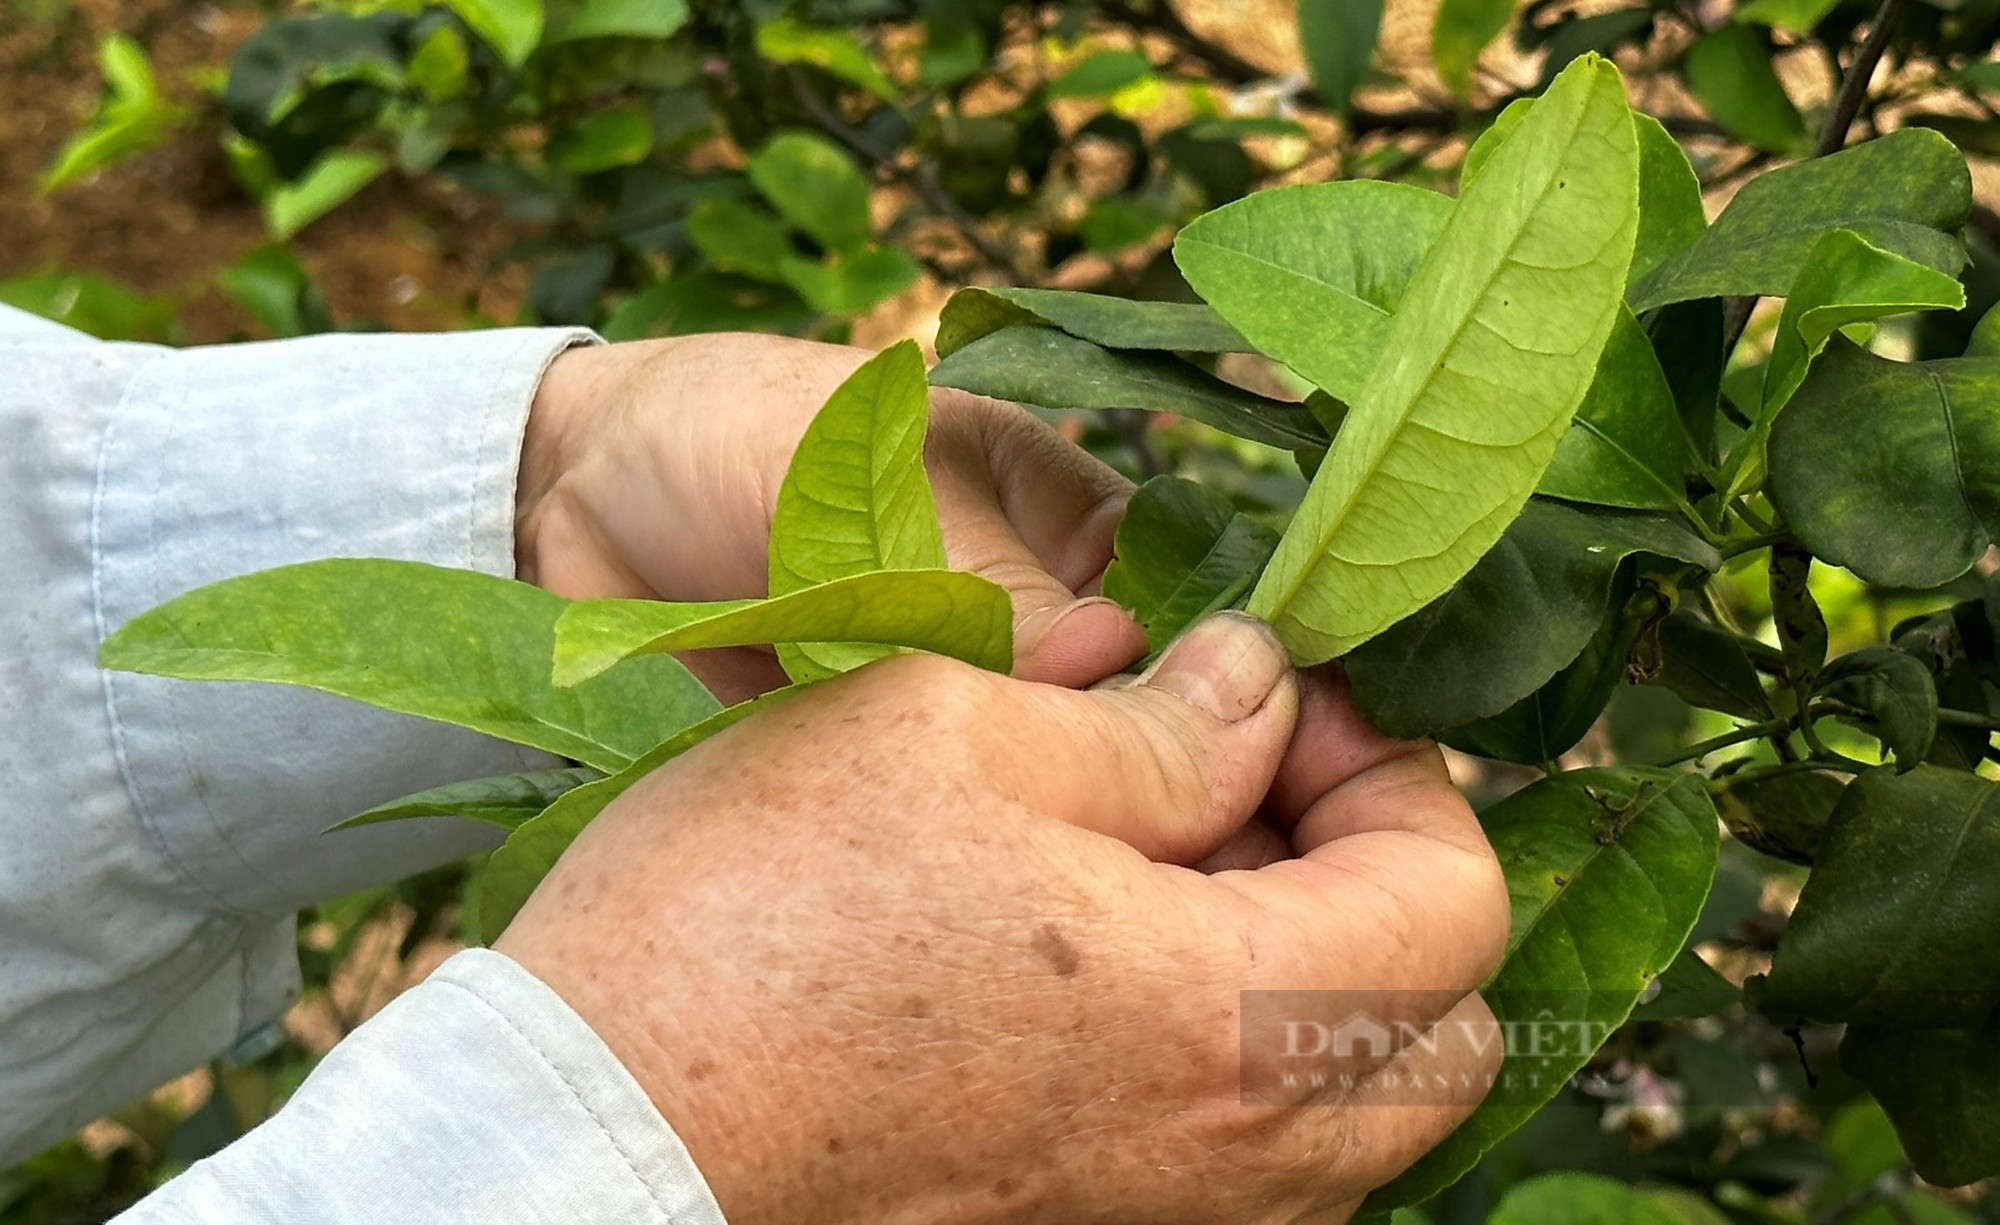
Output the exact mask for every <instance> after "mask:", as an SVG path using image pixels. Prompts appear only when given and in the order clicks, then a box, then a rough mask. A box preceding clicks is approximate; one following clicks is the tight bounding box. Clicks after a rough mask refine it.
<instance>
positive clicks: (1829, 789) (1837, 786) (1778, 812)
mask: <svg viewBox="0 0 2000 1225" xmlns="http://www.w3.org/2000/svg"><path fill="white" fill-rule="evenodd" d="M1846 790H1847V784H1845V783H1843V782H1841V781H1840V780H1839V779H1837V778H1835V777H1833V776H1832V775H1830V774H1822V773H1820V772H1819V771H1816V770H1806V771H1794V772H1792V773H1788V774H1768V775H1758V774H1754V773H1753V774H1749V775H1746V776H1743V777H1732V778H1731V779H1730V780H1729V785H1728V787H1727V788H1725V789H1724V790H1723V792H1722V798H1721V804H1720V807H1721V809H1722V820H1723V823H1724V824H1725V825H1727V826H1728V827H1729V832H1730V834H1731V835H1733V836H1734V837H1735V838H1736V840H1737V841H1738V842H1741V843H1742V844H1743V845H1745V846H1747V847H1749V848H1750V849H1751V850H1753V851H1761V852H1763V853H1764V854H1766V855H1769V856H1771V857H1773V858H1775V859H1783V860H1785V861H1787V862H1789V863H1799V864H1811V863H1812V861H1813V857H1814V856H1815V855H1817V854H1818V853H1819V844H1820V839H1821V838H1823V837H1824V836H1825V835H1826V826H1827V822H1828V821H1830V820H1832V819H1833V810H1834V807H1835V806H1836V805H1838V804H1839V803H1840V797H1841V795H1842V793H1844V792H1845V791H1846Z"/></svg>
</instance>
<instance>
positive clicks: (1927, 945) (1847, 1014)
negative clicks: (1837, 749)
mask: <svg viewBox="0 0 2000 1225" xmlns="http://www.w3.org/2000/svg"><path fill="white" fill-rule="evenodd" d="M1815 864H1816V866H1815V867H1814V868H1813V872H1812V875H1811V876H1810V877H1809V878H1807V880H1806V885H1805V889H1804V890H1803V891H1802V892H1801V893H1800V894H1799V903H1798V906H1797V908H1796V909H1794V910H1793V911H1792V919H1791V923H1790V925H1789V926H1787V927H1786V929H1785V934H1784V935H1783V937H1781V938H1780V939H1779V941H1778V950H1777V953H1776V955H1775V956H1774V957H1773V959H1772V962H1771V972H1770V974H1769V975H1767V976H1764V977H1761V978H1753V979H1751V980H1750V981H1749V982H1748V983H1746V984H1745V985H1744V987H1745V992H1746V999H1747V1002H1748V1003H1749V1004H1750V1006H1751V1007H1752V1008H1754V1009H1756V1010H1757V1011H1759V1012H1761V1013H1763V1014H1765V1015H1766V1016H1769V1017H1771V1018H1773V1019H1775V1020H1780V1021H1793V1020H1798V1019H1801V1018H1812V1019H1815V1020H1824V1021H1850V1022H1857V1023H1863V1024H1869V1025H1913V1026H1926V1027H1928V1026H1936V1027H1939V1028H1952V1027H1972V1026H1978V1025H1981V1024H1984V1023H1985V1021H1986V1020H1987V1018H1988V1017H1989V1016H1990V1015H1991V1014H1992V1013H1993V1011H1994V1008H1995V1007H1996V1006H2000V941H1995V940H1994V939H1993V932H1994V931H1995V930H1996V929H2000V784H1996V783H1993V782H1990V781H1988V780H1986V779H1983V778H1980V777H1978V776H1976V775H1972V774H1966V773H1963V772H1961V771H1958V770H1946V769H1943V768H1941V767H1938V766H1918V767H1917V768H1916V769H1914V770H1912V771H1910V772H1909V773H1907V774H1898V773H1896V772H1895V771H1893V770H1891V769H1889V768H1887V767H1883V768H1881V769H1876V770H1870V771H1868V772H1866V773H1864V774H1862V775H1860V776H1859V777H1857V778H1856V779H1855V780H1854V781H1853V782H1852V783H1849V784H1848V786H1847V792H1846V794H1845V795H1843V796H1842V797H1841V801H1840V804H1839V806H1838V807H1836V808H1835V809H1834V810H1833V818H1832V820H1831V821H1830V822H1829V823H1828V825H1827V829H1826V833H1825V835H1824V837H1823V838H1822V839H1821V841H1820V846H1819V851H1818V854H1817V855H1816V856H1815Z"/></svg>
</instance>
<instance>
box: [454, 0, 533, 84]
mask: <svg viewBox="0 0 2000 1225" xmlns="http://www.w3.org/2000/svg"><path fill="white" fill-rule="evenodd" d="M445 4H446V7H448V8H450V9H451V11H452V12H454V13H457V14H458V16H459V19H460V20H462V21H464V22H465V24H466V25H468V26H470V27H471V28H472V32H473V33H474V34H477V35H479V37H481V38H483V39H485V40H486V42H487V43H488V45H490V46H491V47H492V48H493V49H494V50H495V51H498V52H499V53H500V58H501V59H502V60H503V61H505V62H506V64H507V66H508V67H509V68H519V67H520V66H521V65H523V64H525V63H527V62H528V57H529V56H531V55H533V54H534V53H535V48H536V47H537V46H539V45H540V43H541V41H542V20H543V15H542V0H445Z"/></svg>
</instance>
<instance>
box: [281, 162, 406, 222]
mask: <svg viewBox="0 0 2000 1225" xmlns="http://www.w3.org/2000/svg"><path fill="white" fill-rule="evenodd" d="M388 169H389V159H388V158H386V157H383V156H382V155H381V154H379V153H375V152H372V151H370V150H367V149H334V150H331V151H329V152H328V153H326V154H325V155H324V156H323V157H321V158H320V159H319V160H318V161H316V162H314V163H313V164H312V166H311V167H310V168H309V169H307V171H306V172H305V173H304V174H303V175H301V176H299V178H298V179H297V180H295V181H293V182H290V183H280V184H278V185H277V186H276V187H273V188H272V189H271V190H270V192H269V193H268V194H266V195H265V197H264V201H263V211H264V228H265V229H267V230H269V231H270V232H271V237H273V238H276V239H278V240H280V241H283V240H284V239H287V238H290V237H292V236H293V235H295V234H297V233H298V232H299V231H300V230H303V229H305V228H306V227H307V226H309V225H311V224H312V223H313V222H315V221H318V220H319V219H320V218H321V217H324V216H326V215H327V214H328V213H330V212H332V211H333V210H334V209H336V208H339V207H340V206H341V205H342V204H345V203H347V201H348V200H350V199H352V198H353V197H354V194H355V193H356V192H358V191H360V190H361V189H362V188H364V187H366V186H368V185H369V184H370V183H373V182H374V181H375V180H376V179H378V178H380V177H382V175H383V174H384V173H385V172H387V171H388Z"/></svg>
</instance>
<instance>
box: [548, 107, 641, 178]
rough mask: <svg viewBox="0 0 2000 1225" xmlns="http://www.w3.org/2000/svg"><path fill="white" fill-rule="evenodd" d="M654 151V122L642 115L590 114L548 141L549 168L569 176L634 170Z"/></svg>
mask: <svg viewBox="0 0 2000 1225" xmlns="http://www.w3.org/2000/svg"><path fill="white" fill-rule="evenodd" d="M652 150H653V121H652V120H651V119H648V118H647V117H646V115H645V113H644V112H643V111H633V110H623V109H620V110H610V111H593V112H592V113H590V114H588V115H585V116H583V117H582V118H580V119H578V120H577V121H576V122H575V123H572V124H570V125H569V126H568V127H566V128H563V129H562V130H561V131H559V132H557V133H556V134H555V135H554V136H553V137H551V138H550V140H549V146H548V159H549V164H550V165H552V166H554V167H556V168H557V169H559V170H565V171H568V172H569V173H570V174H596V173H598V172H600V171H604V170H615V169H617V168H618V167H620V166H636V165H638V164H639V163H640V162H643V161H645V160H646V154H648V153H650V152H652Z"/></svg>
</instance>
